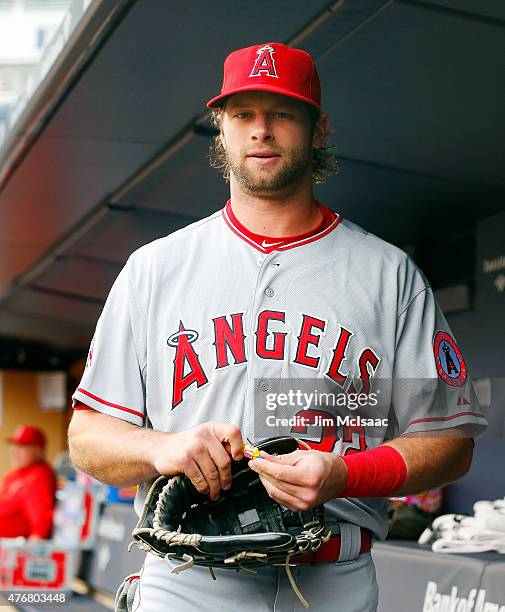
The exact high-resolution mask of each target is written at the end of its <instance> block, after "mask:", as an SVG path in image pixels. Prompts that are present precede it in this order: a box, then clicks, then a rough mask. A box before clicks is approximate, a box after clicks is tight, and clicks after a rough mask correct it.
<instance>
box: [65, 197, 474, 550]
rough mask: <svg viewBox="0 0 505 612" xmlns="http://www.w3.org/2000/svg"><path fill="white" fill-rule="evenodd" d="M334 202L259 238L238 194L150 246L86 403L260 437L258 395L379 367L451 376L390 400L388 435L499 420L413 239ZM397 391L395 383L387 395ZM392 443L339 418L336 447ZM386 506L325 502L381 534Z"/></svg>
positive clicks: (113, 323) (118, 301) (382, 372)
mask: <svg viewBox="0 0 505 612" xmlns="http://www.w3.org/2000/svg"><path fill="white" fill-rule="evenodd" d="M325 214H326V216H327V219H328V221H327V223H325V225H324V226H323V227H322V228H321V229H320V230H319V231H317V232H316V233H315V234H312V235H307V236H305V237H304V236H301V237H297V238H296V239H294V240H284V241H282V240H275V239H271V240H268V239H266V240H264V241H262V242H261V243H258V242H257V241H256V240H254V236H253V235H251V234H250V233H249V232H248V231H247V229H246V228H244V227H243V226H241V224H240V223H239V222H238V220H237V219H236V218H235V217H234V215H233V212H232V210H231V206H230V204H229V203H228V204H227V206H226V207H225V208H224V209H223V210H220V211H219V212H216V213H215V214H213V215H211V216H210V217H208V218H206V219H203V220H201V221H198V222H196V223H194V224H192V225H189V226H188V227H186V228H184V229H181V230H179V231H177V232H175V233H173V234H171V235H169V236H167V237H165V238H162V239H159V240H156V241H154V242H152V243H150V244H148V245H145V246H143V247H142V248H140V249H138V250H137V251H136V252H134V253H133V254H132V255H131V257H130V258H129V259H128V262H127V263H126V265H125V267H124V268H123V270H122V271H121V273H120V274H119V276H118V278H117V280H116V282H115V283H114V285H113V287H112V289H111V291H110V294H109V297H108V299H107V302H106V304H105V307H104V309H103V312H102V314H101V316H100V319H99V321H98V324H97V327H96V332H95V335H94V339H93V341H92V345H91V348H90V352H89V355H88V360H87V364H86V368H85V371H84V374H83V377H82V381H81V383H80V384H79V387H78V389H77V390H76V391H75V393H74V395H73V399H74V402H80V403H83V404H86V405H87V406H89V407H91V408H93V409H95V410H98V411H100V412H103V413H105V414H108V415H111V416H114V417H117V418H120V419H124V420H126V421H129V422H130V423H133V424H135V425H138V426H148V427H152V428H153V429H156V430H160V431H167V432H177V431H181V430H184V429H187V428H189V427H192V426H195V425H198V424H200V423H203V422H206V421H224V422H229V423H233V424H236V425H238V426H239V427H240V428H241V431H242V434H243V436H244V437H246V436H250V437H253V438H254V435H255V432H254V429H255V417H256V418H257V417H258V415H257V414H256V415H255V397H256V396H257V394H258V393H259V394H261V393H264V394H268V393H269V392H270V391H272V388H271V385H272V381H275V380H279V379H283V380H286V379H298V378H299V379H303V378H313V379H321V380H324V381H325V382H326V383H327V384H329V385H334V386H335V387H336V388H344V387H345V385H346V381H350V380H351V379H354V381H355V380H358V381H361V384H362V385H363V386H364V387H367V386H369V383H370V381H371V380H373V379H374V378H381V379H389V380H391V379H392V380H395V379H413V378H415V379H437V380H439V381H441V382H442V384H443V385H444V387H446V388H447V393H446V395H445V396H444V398H445V399H444V401H433V402H429V401H417V400H418V398H416V397H409V396H408V393H407V394H403V396H402V398H401V401H397V402H396V403H395V402H393V401H391V402H390V403H391V404H392V409H391V413H390V426H389V428H388V435H389V437H391V436H396V435H400V434H403V433H406V432H418V431H427V430H434V429H445V428H448V427H454V426H461V425H463V424H473V426H475V427H476V428H479V427H484V426H485V418H484V416H483V414H481V412H480V410H479V407H478V405H477V404H476V401H475V396H474V392H473V388H472V385H471V383H470V381H469V378H468V375H467V371H466V365H465V362H464V359H463V356H462V354H461V352H460V351H459V349H458V347H457V345H456V343H455V341H454V339H453V338H452V335H451V332H450V329H449V327H448V325H447V322H446V320H445V318H444V316H443V315H442V313H441V311H440V309H439V308H438V306H437V304H436V302H435V300H434V297H433V292H432V289H431V288H430V286H429V284H428V283H427V281H426V279H425V278H424V276H423V275H422V273H421V272H420V271H419V269H418V268H417V267H416V265H415V264H414V263H413V262H412V260H411V259H410V258H409V257H408V256H407V255H406V254H405V253H404V252H402V251H401V250H400V249H398V248H396V247H394V246H392V245H390V244H388V243H386V242H384V241H382V240H381V239H379V238H377V237H376V236H373V235H371V234H369V233H367V232H366V231H364V230H363V229H361V228H359V227H358V226H356V225H354V224H353V223H351V222H349V221H347V220H343V219H342V218H341V217H340V216H338V215H335V214H334V213H331V211H328V209H326V210H325ZM354 381H353V384H355V382H354ZM394 393H395V389H394V385H393V389H392V391H391V398H388V401H389V399H391V400H393V399H394ZM411 395H412V394H411ZM383 399H384V398H383ZM256 412H257V406H256ZM301 437H303V435H302V436H301ZM328 439H329V440H330V442H331V443H330V444H329V446H328ZM312 440H313V437H312ZM381 442H382V440H380V439H378V437H377V435H375V436H373V437H368V435H367V430H366V428H364V427H361V426H356V427H353V426H349V427H347V426H343V427H338V426H336V427H335V428H334V431H332V432H331V435H329V436H328V433H326V436H325V446H324V449H325V450H330V451H331V452H334V453H339V454H345V453H348V452H355V451H362V450H366V449H367V448H372V447H375V446H377V445H378V444H380V443H381ZM313 446H314V448H323V447H321V446H318V445H317V443H316V444H313ZM146 488H147V487H141V488H140V490H139V493H138V498H137V500H136V509H137V511H139V510H140V508H141V507H142V503H143V497H144V495H145V489H146ZM384 506H385V505H384V502H383V501H382V500H379V499H336V500H333V501H331V502H328V503H327V504H326V510H327V514H328V517H329V522H330V523H331V521H332V520H335V521H337V520H344V521H348V522H351V523H355V524H357V525H359V526H361V527H366V528H368V529H370V530H371V531H372V532H373V533H374V534H375V536H376V537H377V538H379V539H382V538H384V537H385V535H386V533H387V520H386V514H385V507H384Z"/></svg>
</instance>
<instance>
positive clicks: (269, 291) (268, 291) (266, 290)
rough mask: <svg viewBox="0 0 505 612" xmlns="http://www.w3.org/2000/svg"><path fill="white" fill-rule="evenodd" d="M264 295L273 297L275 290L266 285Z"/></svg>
mask: <svg viewBox="0 0 505 612" xmlns="http://www.w3.org/2000/svg"><path fill="white" fill-rule="evenodd" d="M265 295H266V296H267V297H274V295H275V291H274V290H273V289H272V288H271V287H267V288H266V289H265Z"/></svg>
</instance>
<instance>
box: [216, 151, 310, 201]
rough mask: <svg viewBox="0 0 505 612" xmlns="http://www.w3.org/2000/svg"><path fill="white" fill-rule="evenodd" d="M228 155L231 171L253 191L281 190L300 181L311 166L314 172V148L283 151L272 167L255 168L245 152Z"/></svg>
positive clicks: (242, 184)
mask: <svg viewBox="0 0 505 612" xmlns="http://www.w3.org/2000/svg"><path fill="white" fill-rule="evenodd" d="M226 155H227V158H228V164H229V167H230V173H232V174H233V176H234V177H235V179H236V181H237V182H238V183H239V184H240V185H241V186H242V187H243V188H244V189H246V190H247V191H249V192H251V193H260V192H265V191H280V190H282V189H285V188H286V187H290V186H293V185H295V184H296V183H298V182H300V181H301V180H302V178H303V177H304V176H305V175H306V174H307V172H308V169H309V167H310V173H312V149H310V151H309V150H307V149H304V148H300V149H292V150H291V151H290V152H289V153H286V152H285V151H282V152H280V158H279V161H278V162H276V163H275V165H274V166H273V167H272V168H262V167H256V168H255V167H254V166H253V164H251V163H250V162H249V161H248V158H247V156H246V154H245V153H244V154H241V155H239V156H236V157H234V156H232V155H230V154H228V153H227V154H226ZM248 164H250V165H248Z"/></svg>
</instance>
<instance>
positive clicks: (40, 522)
mask: <svg viewBox="0 0 505 612" xmlns="http://www.w3.org/2000/svg"><path fill="white" fill-rule="evenodd" d="M8 442H9V443H10V444H11V462H12V466H13V469H12V470H11V471H10V472H7V474H6V475H5V476H4V479H3V481H2V485H1V486H0V538H15V537H18V536H22V537H25V538H30V539H47V538H49V537H50V535H51V531H52V527H53V512H54V493H55V490H56V476H55V474H54V472H53V469H52V468H51V466H50V465H49V464H48V463H47V461H46V460H45V446H46V437H45V435H44V433H43V432H42V431H41V430H40V429H38V428H37V427H31V426H30V425H20V426H19V427H18V428H17V429H16V432H15V433H14V435H13V436H12V437H10V438H8Z"/></svg>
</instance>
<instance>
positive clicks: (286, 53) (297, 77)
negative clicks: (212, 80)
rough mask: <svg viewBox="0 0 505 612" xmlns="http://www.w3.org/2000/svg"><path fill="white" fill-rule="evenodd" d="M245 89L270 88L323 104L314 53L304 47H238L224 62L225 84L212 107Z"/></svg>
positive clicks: (277, 45) (275, 91)
mask: <svg viewBox="0 0 505 612" xmlns="http://www.w3.org/2000/svg"><path fill="white" fill-rule="evenodd" d="M241 91H270V92H272V93H278V94H282V95H283V96H289V97H291V98H296V99H297V100H303V102H308V103H309V104H312V105H313V106H315V107H316V108H319V107H320V106H321V85H320V83H319V76H318V74H317V70H316V66H315V64H314V60H313V59H312V57H311V56H310V55H309V54H308V53H307V52H306V51H302V50H301V49H293V48H292V47H287V46H286V45H283V44H281V43H266V44H261V45H254V46H252V47H246V48H244V49H238V50H237V51H233V52H232V53H230V55H228V57H227V58H226V60H225V62H224V78H223V86H222V88H221V93H220V94H219V96H216V97H215V98H212V100H209V101H208V102H207V106H208V108H219V107H221V106H223V104H224V103H225V101H226V98H227V97H228V96H231V95H232V94H235V93H239V92H241Z"/></svg>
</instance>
